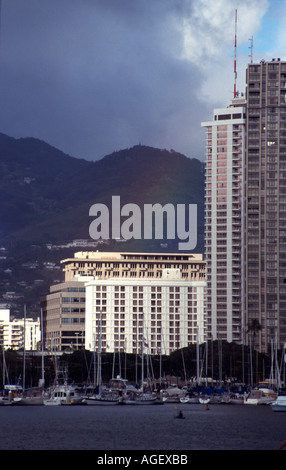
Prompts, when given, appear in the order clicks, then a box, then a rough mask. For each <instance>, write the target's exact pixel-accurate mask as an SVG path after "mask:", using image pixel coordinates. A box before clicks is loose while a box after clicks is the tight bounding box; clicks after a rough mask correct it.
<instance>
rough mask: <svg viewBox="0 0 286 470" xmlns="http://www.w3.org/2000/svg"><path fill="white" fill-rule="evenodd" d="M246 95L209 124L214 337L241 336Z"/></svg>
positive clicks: (209, 301)
mask: <svg viewBox="0 0 286 470" xmlns="http://www.w3.org/2000/svg"><path fill="white" fill-rule="evenodd" d="M245 104H246V103H245V100H244V99H240V98H236V99H234V100H233V102H232V105H231V106H229V107H228V108H222V109H215V110H214V116H213V120H212V121H210V122H204V123H202V126H203V127H205V128H206V189H205V192H206V194H205V217H206V221H205V245H206V281H207V289H206V314H207V318H208V332H209V335H211V337H212V338H213V339H218V338H219V339H224V340H227V341H228V342H232V341H238V342H239V341H241V331H242V318H243V312H242V301H241V297H242V293H241V286H242V282H241V280H242V275H243V273H242V265H243V262H242V251H243V234H244V230H243V217H242V208H243V178H244V177H243V172H244V155H245V116H246V110H245Z"/></svg>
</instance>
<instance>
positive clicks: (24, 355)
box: [23, 305, 26, 392]
mask: <svg viewBox="0 0 286 470" xmlns="http://www.w3.org/2000/svg"><path fill="white" fill-rule="evenodd" d="M25 382H26V305H24V351H23V392H24V390H25Z"/></svg>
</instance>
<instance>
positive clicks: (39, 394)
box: [12, 387, 44, 406]
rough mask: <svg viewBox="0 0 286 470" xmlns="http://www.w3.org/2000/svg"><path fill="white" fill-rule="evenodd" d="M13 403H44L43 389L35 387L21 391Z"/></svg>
mask: <svg viewBox="0 0 286 470" xmlns="http://www.w3.org/2000/svg"><path fill="white" fill-rule="evenodd" d="M12 404H13V405H25V406H38V405H43V404H44V400H43V389H42V388H39V387H34V388H30V389H27V390H25V391H22V392H20V393H19V394H18V395H17V396H15V397H14V399H13V402H12Z"/></svg>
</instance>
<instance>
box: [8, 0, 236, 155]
mask: <svg viewBox="0 0 286 470" xmlns="http://www.w3.org/2000/svg"><path fill="white" fill-rule="evenodd" d="M200 1H201V0H200ZM198 3H200V2H197V1H196V0H194V1H193V2H192V1H189V0H188V1H187V0H154V1H152V2H150V1H149V0H80V1H77V0H61V1H58V0H41V1H39V0H2V26H1V61H0V72H1V73H0V100H1V108H0V132H3V133H6V134H8V135H11V136H13V137H26V136H32V137H36V138H40V139H43V140H45V141H46V142H48V143H50V144H51V145H54V146H55V147H58V148H60V149H61V150H63V151H65V152H66V153H69V154H70V155H73V156H76V157H79V158H85V159H92V160H94V159H97V158H101V157H103V156H104V155H106V154H108V153H111V152H113V151H114V150H120V149H122V148H126V147H131V146H133V145H136V144H138V143H139V142H141V143H142V144H145V145H151V146H154V147H159V148H173V149H175V150H177V151H179V152H182V153H184V154H185V155H187V156H190V157H197V158H204V136H203V132H202V131H201V128H200V123H201V121H204V120H208V119H209V118H210V116H211V112H212V103H207V102H206V100H205V101H203V100H201V99H200V94H201V89H202V88H201V87H202V84H203V81H204V76H203V73H204V72H203V69H201V68H200V65H199V64H198V63H197V62H196V61H195V60H192V59H190V57H188V54H186V50H184V48H186V41H185V36H184V28H183V26H184V25H185V27H186V24H187V26H188V27H187V32H188V38H190V35H191V34H195V31H196V30H195V28H196V24H195V21H194V20H195V18H196V16H194V17H192V15H193V14H194V7H195V6H196V7H197V4H198ZM196 11H197V10H196ZM186 22H187V23H186ZM213 27H215V25H214V26H213ZM201 37H202V36H201ZM188 47H189V48H192V47H197V45H196V44H195V45H194V46H192V43H191V42H190V45H189V46H188ZM188 52H189V53H190V52H191V54H190V55H191V56H192V57H193V56H194V55H196V52H195V50H192V51H190V50H189V51H188ZM230 88H231V83H230Z"/></svg>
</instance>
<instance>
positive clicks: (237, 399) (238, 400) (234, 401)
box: [229, 393, 244, 405]
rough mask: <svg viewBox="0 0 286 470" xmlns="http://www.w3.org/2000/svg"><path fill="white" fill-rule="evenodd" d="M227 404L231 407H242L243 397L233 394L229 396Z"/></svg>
mask: <svg viewBox="0 0 286 470" xmlns="http://www.w3.org/2000/svg"><path fill="white" fill-rule="evenodd" d="M229 403H230V404H231V405H244V396H243V395H241V394H239V393H233V394H231V395H230V398H229Z"/></svg>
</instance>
